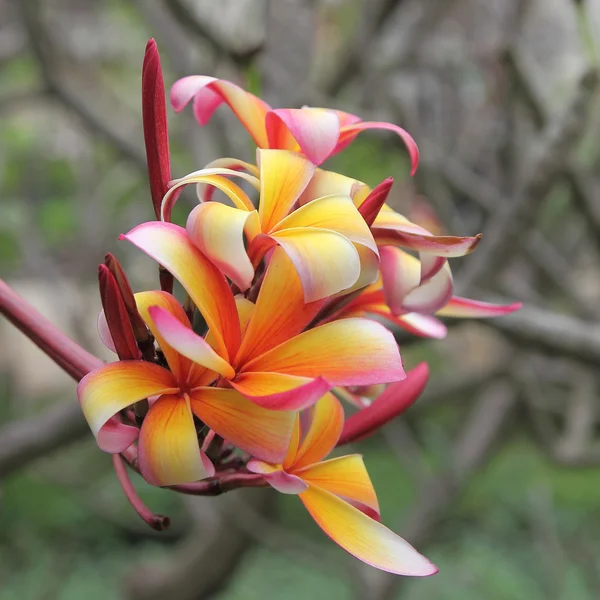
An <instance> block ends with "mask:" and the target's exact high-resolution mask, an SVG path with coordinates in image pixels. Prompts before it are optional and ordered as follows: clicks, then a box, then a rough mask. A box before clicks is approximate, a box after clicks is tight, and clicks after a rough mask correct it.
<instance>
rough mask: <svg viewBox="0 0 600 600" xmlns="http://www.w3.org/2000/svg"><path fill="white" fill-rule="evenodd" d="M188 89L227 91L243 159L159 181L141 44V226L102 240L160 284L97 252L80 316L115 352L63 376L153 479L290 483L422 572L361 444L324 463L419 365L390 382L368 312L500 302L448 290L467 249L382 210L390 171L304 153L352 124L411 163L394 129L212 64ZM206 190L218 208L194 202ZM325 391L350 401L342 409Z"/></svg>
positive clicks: (413, 393)
mask: <svg viewBox="0 0 600 600" xmlns="http://www.w3.org/2000/svg"><path fill="white" fill-rule="evenodd" d="M192 99H193V107H194V114H195V116H196V118H197V120H198V121H199V122H200V124H202V125H203V124H205V123H206V122H207V121H208V120H209V118H210V116H211V114H212V112H213V111H214V109H215V108H216V107H217V106H218V105H219V104H221V103H223V102H225V103H226V104H228V105H229V107H230V108H231V109H232V111H233V112H234V114H235V115H236V116H237V117H238V118H239V119H240V121H241V122H242V124H243V125H244V126H245V127H246V129H247V130H248V132H249V133H250V135H251V136H252V138H253V140H254V141H255V143H256V145H257V146H258V148H257V160H256V164H249V163H246V162H243V161H241V160H237V159H232V158H224V159H219V160H217V161H213V162H212V163H211V164H209V165H207V166H206V167H205V168H204V169H201V170H198V171H195V172H193V173H190V174H189V175H186V176H185V177H182V178H179V179H173V180H171V175H170V163H169V148H168V141H167V140H168V136H167V127H166V111H165V101H164V91H163V82H162V74H161V71H160V62H159V58H158V53H157V50H156V46H155V44H154V42H153V41H151V42H150V43H149V45H148V48H147V51H146V58H145V63H144V71H143V108H144V133H145V138H146V149H147V156H148V166H149V173H150V187H151V193H152V199H153V203H154V208H155V212H156V215H157V220H156V221H153V222H147V223H143V224H141V225H139V226H137V227H135V228H134V229H132V230H131V231H130V232H128V233H126V234H124V235H122V236H121V239H123V240H126V241H128V242H129V243H131V244H133V245H134V246H136V247H137V248H138V249H139V250H141V251H142V252H144V253H145V254H147V255H148V256H150V257H151V258H152V259H154V260H155V261H156V262H157V263H158V264H159V265H160V269H161V283H162V289H161V290H154V291H144V292H139V293H136V294H134V293H133V292H132V290H131V288H130V286H129V283H128V282H127V278H126V277H125V274H124V273H123V270H122V269H121V267H120V265H119V263H118V261H117V260H116V259H115V258H114V256H112V255H107V259H106V261H105V264H103V265H101V266H100V271H99V275H100V289H101V297H102V302H103V311H102V313H101V314H100V316H99V319H98V328H99V332H100V336H101V338H102V340H103V341H104V342H105V343H106V345H108V346H109V347H110V348H111V349H113V350H114V351H115V352H116V353H117V355H118V358H119V360H118V361H116V362H113V363H110V364H107V365H105V366H103V367H101V368H99V369H96V370H95V371H92V372H91V373H89V374H88V375H87V376H85V377H84V378H83V379H82V380H81V382H80V384H79V388H78V397H79V401H80V403H81V407H82V410H83V413H84V415H85V417H86V419H87V421H88V423H89V425H90V427H91V429H92V431H93V433H94V435H95V436H96V438H97V441H98V444H99V446H100V448H101V449H102V450H104V451H106V452H109V453H113V454H116V455H118V454H122V455H123V456H124V457H125V458H126V459H127V460H128V462H129V464H130V465H131V466H132V467H134V468H136V469H137V470H139V472H140V473H141V474H142V476H143V477H144V478H145V479H146V481H147V482H149V483H150V484H153V485H157V486H169V487H173V488H174V489H179V490H180V491H186V490H187V491H189V490H190V489H193V486H194V485H196V482H201V481H202V480H206V481H209V482H212V483H214V485H215V489H216V488H217V487H219V486H221V487H220V488H219V489H220V491H224V490H225V489H231V488H232V487H236V486H240V485H245V484H246V483H247V484H248V485H263V486H267V485H270V486H272V487H273V488H275V489H276V490H278V491H280V492H282V493H286V494H295V495H298V497H299V499H300V500H301V501H302V503H303V504H304V506H305V507H306V509H307V510H308V512H309V513H310V514H311V516H312V517H313V518H314V520H315V522H316V523H317V524H318V525H319V526H320V527H321V528H322V529H323V530H324V531H325V533H327V534H328V535H329V536H330V537H331V538H332V539H333V540H334V541H335V542H337V543H338V544H339V545H340V546H341V547H342V548H344V549H346V550H347V551H348V552H350V553H351V554H353V555H354V556H356V557H357V558H359V559H361V560H363V561H364V562H366V563H368V564H371V565H373V566H375V567H378V568H380V569H383V570H386V571H389V572H392V573H398V574H404V575H417V576H419V575H430V574H433V573H435V572H436V568H435V567H434V566H433V565H432V564H431V563H430V562H429V561H428V560H427V559H425V558H424V557H423V556H421V555H420V554H419V553H417V552H416V551H415V550H414V549H413V548H412V547H411V546H410V545H409V544H408V543H407V542H405V541H404V540H403V539H402V538H400V537H398V536H397V535H396V534H394V533H393V532H392V531H390V530H389V529H387V528H386V527H385V526H384V525H382V524H381V523H380V517H379V507H378V503H377V497H376V495H375V491H374V489H373V486H372V484H371V481H370V479H369V476H368V474H367V471H366V469H365V466H364V463H363V460H362V457H361V456H359V455H356V454H353V455H349V456H341V457H336V458H331V459H326V457H327V456H328V455H329V454H330V452H331V451H332V450H333V449H334V448H335V447H336V446H340V445H343V444H345V443H347V442H349V441H354V440H358V439H362V438H364V437H365V436H367V435H369V434H370V433H372V432H373V431H374V430H376V429H377V428H378V427H380V426H381V425H382V424H383V423H384V422H386V421H387V420H389V419H390V418H392V417H393V416H395V415H397V414H399V413H400V412H401V411H402V410H403V409H404V408H406V407H407V406H408V405H409V404H410V403H411V402H412V401H414V400H415V399H416V397H417V396H418V395H419V393H420V392H421V390H422V389H423V386H424V384H425V382H426V380H427V375H428V374H427V368H426V366H425V365H421V366H419V367H417V369H415V370H413V371H412V372H410V373H409V374H408V377H407V374H406V373H405V371H404V369H403V365H402V361H401V358H400V353H399V349H398V345H397V343H396V340H395V338H394V336H393V334H392V333H391V332H390V330H389V329H388V328H387V327H386V325H387V324H393V325H397V326H400V327H402V328H404V329H406V330H408V331H410V332H412V333H415V334H417V335H420V336H425V337H434V338H435V337H443V335H444V334H445V327H444V325H443V324H442V322H441V321H439V320H438V318H437V317H436V316H434V315H436V314H437V315H445V316H458V317H463V316H480V317H482V316H484V317H485V316H497V315H501V314H505V313H507V312H510V311H512V310H515V309H516V308H517V306H516V305H512V306H497V305H491V304H486V303H482V302H476V301H471V300H467V299H464V298H457V297H454V295H453V284H452V274H451V271H450V268H449V266H448V260H447V259H448V258H450V257H457V256H462V255H465V254H467V253H469V252H471V251H472V250H473V249H474V248H475V247H476V245H477V243H478V242H479V236H477V237H451V236H445V235H435V234H434V233H431V232H430V231H428V230H426V229H424V228H422V227H421V226H419V225H416V224H414V223H412V222H411V221H409V220H408V219H407V218H405V217H404V216H402V215H400V214H398V213H396V212H395V211H393V210H392V209H391V208H390V207H389V206H387V205H386V204H385V200H386V197H387V195H388V192H389V190H390V188H391V185H392V181H391V179H390V180H386V181H384V182H383V183H381V184H380V185H378V186H377V187H375V188H374V189H371V188H369V186H367V185H366V184H365V183H363V182H360V181H358V180H355V179H351V178H349V177H345V176H342V175H340V174H338V173H334V172H330V171H326V170H322V169H320V168H319V167H318V165H320V164H321V163H322V162H323V161H324V160H325V159H327V158H328V157H329V156H330V155H332V154H334V153H336V152H338V151H340V150H342V149H343V148H344V147H346V146H347V145H348V144H350V143H351V142H352V140H353V139H354V137H356V135H357V134H358V133H359V132H360V131H362V130H364V129H369V128H383V129H388V130H392V131H394V132H395V133H397V134H398V135H399V136H400V137H401V138H402V140H403V141H404V143H405V144H406V147H407V148H408V151H409V155H410V158H411V161H412V166H413V170H414V169H415V168H416V166H417V162H418V151H417V147H416V144H415V143H414V141H413V139H412V138H411V137H410V135H409V134H408V133H407V132H405V131H404V130H402V129H401V128H399V127H396V126H394V125H390V124H387V123H369V122H363V121H361V120H360V119H359V118H358V117H355V116H353V115H350V114H347V113H342V112H339V111H334V110H326V109H320V108H302V109H276V110H273V109H271V108H270V107H269V106H268V105H267V104H265V103H264V102H263V101H262V100H260V99H259V98H257V97H255V96H253V95H252V94H250V93H248V92H246V91H244V90H243V89H241V88H239V87H237V86H236V85H234V84H233V83H230V82H227V81H222V80H217V79H214V78H212V77H203V76H194V77H186V78H184V79H182V80H180V81H178V82H177V83H175V85H174V86H173V88H172V91H171V103H172V105H173V107H174V109H175V110H176V111H179V110H182V109H183V108H184V106H185V105H186V104H187V103H188V102H189V101H191V100H192ZM242 184H244V187H243V185H242ZM188 185H194V186H195V187H196V190H197V195H198V199H199V204H198V205H197V206H196V207H195V208H194V209H193V210H192V211H191V212H190V214H189V216H188V218H187V223H186V225H185V227H181V226H179V225H176V224H173V223H172V222H171V212H172V207H173V205H174V203H175V202H176V201H177V198H178V196H179V193H180V191H181V189H182V188H183V187H185V186H188ZM248 189H249V190H254V193H253V194H249V193H247V192H246V191H245V190H248ZM215 190H219V191H220V192H222V194H223V195H224V196H225V197H226V198H227V200H228V201H229V202H230V204H224V203H222V202H219V201H217V200H213V194H214V191H215ZM172 278H175V279H177V280H178V281H179V282H180V284H181V285H182V287H183V288H184V290H185V292H186V297H185V299H184V301H183V302H180V301H178V300H177V299H176V297H175V296H174V295H173V294H172V289H171V283H172ZM372 316H378V317H380V319H379V320H378V321H376V320H373V319H372V318H370V317H372ZM382 321H383V323H382ZM384 323H385V325H384ZM374 397H375V399H373V398H374ZM340 398H342V399H346V400H350V401H351V402H352V403H353V404H354V405H355V406H356V407H359V409H360V410H359V411H358V412H355V414H353V415H352V416H351V417H349V418H348V419H346V420H345V418H344V409H343V406H342V403H341V402H340ZM227 482H229V483H230V484H231V485H230V488H227V485H226V484H227ZM232 482H233V483H232ZM186 486H187V487H186Z"/></svg>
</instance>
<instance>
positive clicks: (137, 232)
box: [125, 223, 405, 410]
mask: <svg viewBox="0 0 600 600" xmlns="http://www.w3.org/2000/svg"><path fill="white" fill-rule="evenodd" d="M125 238H126V239H128V240H129V241H130V242H132V243H133V244H134V245H136V246H137V247H138V248H140V249H141V250H143V251H144V252H146V253H147V254H149V255H150V256H151V257H152V258H154V259H155V260H156V261H157V262H158V263H160V264H162V265H163V266H164V267H165V268H166V269H168V270H169V271H170V272H171V273H173V275H174V276H175V277H176V278H177V279H178V280H179V281H180V282H181V284H182V285H183V287H184V288H185V289H186V291H187V292H188V294H189V295H190V297H191V299H192V301H193V302H194V303H195V304H196V306H197V307H198V309H199V310H200V312H201V313H202V315H203V316H204V318H205V319H206V321H207V323H208V326H209V334H208V337H207V338H206V339H204V338H202V337H201V336H198V335H196V334H195V333H194V332H193V331H192V330H191V329H189V328H183V327H182V325H181V323H179V322H178V321H177V320H176V319H174V318H173V316H172V315H169V314H168V313H167V312H165V311H164V310H160V309H156V310H151V317H152V318H153V320H154V325H155V327H156V328H157V330H158V331H159V332H160V334H161V336H162V337H163V339H165V340H166V341H167V342H168V344H169V345H170V346H172V347H174V348H176V350H177V351H178V352H179V353H181V354H182V355H184V356H186V357H187V358H188V359H190V360H192V361H195V362H197V363H198V364H200V365H203V366H206V367H208V368H212V369H213V370H215V369H214V367H211V366H210V365H206V364H204V362H203V361H205V360H206V359H205V356H206V353H207V351H208V348H211V347H212V345H214V347H215V351H216V354H218V355H219V356H220V357H221V359H222V360H223V365H224V366H223V368H222V369H221V370H220V371H219V375H220V377H221V384H222V385H225V383H226V384H227V385H229V386H232V387H233V388H235V389H236V390H238V391H239V392H240V393H242V394H244V395H245V396H246V397H247V398H249V399H251V400H252V401H253V402H255V403H257V404H260V405H261V406H264V407H266V408H273V409H277V410H297V409H299V408H303V407H306V406H308V405H310V404H313V403H314V402H315V401H316V400H318V398H320V397H321V396H322V395H323V394H324V393H325V392H326V391H327V390H328V389H330V387H331V386H335V385H368V384H373V383H388V382H392V381H398V380H400V379H403V378H404V377H405V374H404V370H403V368H402V361H401V359H400V354H399V352H398V347H397V345H396V343H395V340H394V339H393V336H392V335H391V334H390V332H389V331H387V330H386V329H385V328H384V327H383V326H381V325H380V324H378V323H375V322H374V321H370V320H368V319H345V320H341V321H339V322H336V323H328V324H326V325H322V326H319V327H315V328H313V329H308V330H306V331H305V329H306V327H307V325H309V323H310V322H311V321H313V320H314V318H315V316H316V315H317V314H318V312H319V310H320V309H321V307H322V306H323V301H316V302H311V303H308V304H306V303H305V301H304V294H303V291H302V286H301V282H300V278H299V276H298V274H297V273H296V270H295V268H294V265H293V263H292V261H291V260H290V259H289V257H288V256H287V254H286V253H285V252H284V251H283V249H281V248H277V249H275V251H274V252H273V254H272V256H271V257H270V260H269V264H268V266H267V268H266V272H265V275H264V279H263V281H262V284H261V287H260V291H259V293H258V297H257V300H256V305H254V304H253V303H252V302H250V301H249V300H247V299H244V298H242V297H238V305H240V306H243V312H244V318H243V319H242V320H240V321H238V319H237V315H236V316H235V322H236V324H237V323H241V327H240V328H238V329H237V330H236V331H234V332H233V331H230V337H232V339H233V338H235V343H234V344H233V345H227V344H226V343H225V339H226V330H225V329H223V319H221V320H219V319H215V318H211V316H210V313H209V312H207V311H206V309H205V298H206V297H207V296H208V297H210V298H211V299H212V298H218V300H217V302H218V306H219V309H220V310H221V311H222V310H223V307H226V306H229V307H235V305H236V300H235V298H234V296H233V293H232V292H231V290H230V289H229V288H228V287H227V286H226V285H225V286H223V285H222V284H223V283H224V282H225V279H224V278H223V276H222V275H220V278H219V279H218V286H220V287H217V284H216V283H214V281H216V279H213V280H211V279H210V278H208V277H206V276H205V277H199V273H198V269H195V268H194V264H195V262H198V261H201V260H204V261H206V259H205V258H204V257H203V255H202V254H201V253H200V252H199V251H198V250H197V249H196V248H195V247H194V245H193V244H191V242H190V241H189V239H188V238H187V236H186V234H185V230H183V229H182V228H180V227H178V226H177V225H172V224H170V223H146V224H143V225H140V226H138V227H136V228H135V229H133V230H132V231H131V232H129V233H128V234H127V235H126V236H125ZM206 262H207V261H206ZM231 310H233V309H231ZM229 329H230V330H231V327H230V328H229ZM220 341H221V343H220ZM225 365H226V366H225Z"/></svg>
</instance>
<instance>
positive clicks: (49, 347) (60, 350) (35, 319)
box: [0, 279, 104, 381]
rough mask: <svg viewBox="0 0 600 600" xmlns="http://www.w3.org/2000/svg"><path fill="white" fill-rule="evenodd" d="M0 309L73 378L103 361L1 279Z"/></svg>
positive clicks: (84, 373) (95, 367)
mask: <svg viewBox="0 0 600 600" xmlns="http://www.w3.org/2000/svg"><path fill="white" fill-rule="evenodd" d="M0 313H2V314H3V315H4V316H5V317H6V318H7V319H8V320H9V321H10V322H11V323H12V324H13V325H14V326H15V327H17V328H18V329H19V330H21V331H22V332H23V333H24V334H25V335H26V336H27V337H28V338H29V339H30V340H31V341H32V342H33V343H34V344H35V345H36V346H38V348H40V349H41V350H42V352H44V353H45V354H47V355H48V356H49V357H50V358H51V359H52V360H53V361H54V362H55V363H56V364H57V365H58V366H59V367H60V368H61V369H63V370H64V371H66V372H67V373H68V374H69V375H70V376H71V377H72V378H73V379H75V380H76V381H79V380H80V379H81V378H82V377H84V375H87V374H88V373H89V372H90V371H93V370H94V369H97V368H98V367H101V366H102V365H103V364H104V363H103V362H102V361H101V360H100V359H99V358H97V357H96V356H94V355H93V354H90V353H89V352H88V351H87V350H84V349H83V348H82V347H81V346H80V345H79V344H77V343H76V342H74V341H73V340H72V339H71V338H69V337H68V336H67V335H65V334H64V333H63V332H62V331H60V329H58V328H57V327H55V326H54V325H53V324H52V323H51V322H50V321H49V320H48V319H46V317H44V316H42V315H41V314H40V313H39V312H38V311H37V310H36V309H35V308H33V307H32V306H31V305H30V304H28V303H27V302H26V301H25V300H24V299H23V298H21V296H19V294H17V293H16V292H15V291H14V290H13V289H12V288H11V287H10V286H9V285H8V284H7V283H6V282H5V281H3V280H2V279H0Z"/></svg>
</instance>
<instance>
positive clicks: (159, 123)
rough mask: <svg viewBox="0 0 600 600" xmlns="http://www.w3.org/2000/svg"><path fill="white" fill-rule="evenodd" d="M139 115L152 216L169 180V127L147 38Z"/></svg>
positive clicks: (157, 68) (162, 86)
mask: <svg viewBox="0 0 600 600" xmlns="http://www.w3.org/2000/svg"><path fill="white" fill-rule="evenodd" d="M142 119H143V123H144V141H145V143H146V160H147V163H148V178H149V180H150V194H151V196H152V205H153V206H154V213H155V214H156V218H157V219H160V205H161V202H162V198H163V196H164V195H165V193H166V191H167V188H168V183H169V181H170V180H171V159H170V156H169V131H168V126H167V108H166V101H165V83H164V80H163V74H162V69H161V66H160V55H159V53H158V48H157V47H156V42H155V41H154V40H153V39H150V40H148V44H147V45H146V53H145V54H144V65H143V67H142Z"/></svg>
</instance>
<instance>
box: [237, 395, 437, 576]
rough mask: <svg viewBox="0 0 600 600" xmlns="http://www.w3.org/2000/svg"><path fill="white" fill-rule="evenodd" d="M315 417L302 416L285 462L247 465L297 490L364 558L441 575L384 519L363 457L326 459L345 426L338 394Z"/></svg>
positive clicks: (321, 522)
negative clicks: (305, 425)
mask: <svg viewBox="0 0 600 600" xmlns="http://www.w3.org/2000/svg"><path fill="white" fill-rule="evenodd" d="M311 417H312V418H311V420H310V425H309V426H308V427H306V428H304V427H303V424H304V423H305V422H306V419H303V418H299V419H297V421H296V427H295V430H294V435H293V437H292V440H291V443H290V447H289V450H288V452H287V454H286V456H285V458H284V460H283V461H282V462H280V463H269V462H265V461H261V460H258V459H254V460H252V461H250V462H249V463H248V469H249V470H250V471H252V472H254V473H260V474H262V475H263V477H264V478H265V479H266V480H267V481H268V483H269V484H270V485H271V486H272V487H274V488H275V489H276V490H278V491H280V492H282V493H284V494H297V495H298V497H299V498H300V500H301V501H302V503H303V504H304V506H305V507H306V509H307V510H308V512H309V513H310V515H311V517H312V518H313V519H314V520H315V522H316V523H317V525H318V526H319V527H320V528H321V529H322V530H323V531H324V532H325V533H326V534H327V535H328V536H329V537H330V538H331V539H332V540H333V541H334V542H336V543H337V544H338V545H339V546H341V547H342V548H344V550H346V551H347V552H349V553H350V554H352V555H354V556H355V557H356V558H358V559H360V560H362V561H363V562H365V563H367V564H369V565H372V566H374V567H376V568H378V569H382V570H384V571H388V572H390V573H397V574H399V575H413V576H426V575H433V574H434V573H436V572H437V568H436V567H435V566H434V565H433V564H431V563H430V562H429V561H428V560H427V559H426V558H425V557H424V556H422V555H421V554H419V553H418V552H417V551H416V550H415V549H414V548H413V547H412V546H411V545H410V544H409V543H408V542H406V541H405V540H403V539H402V538H401V537H399V536H398V535H396V534H395V533H394V532H393V531H391V530H390V529H388V528H387V527H385V526H384V525H382V524H381V523H380V522H379V521H380V517H379V503H378V501H377V496H376V494H375V490H374V489H373V484H372V483H371V480H370V478H369V475H368V473H367V470H366V468H365V465H364V463H363V459H362V457H361V456H360V455H358V454H353V455H350V456H341V457H339V458H332V459H329V460H323V459H324V458H325V457H326V456H327V455H328V454H329V453H330V452H331V450H332V449H333V448H334V447H335V446H336V444H337V442H338V440H339V438H340V434H341V432H342V428H343V424H344V412H343V409H342V406H341V404H340V402H339V401H338V400H337V398H335V396H333V394H331V393H329V394H327V395H326V396H325V397H323V398H322V399H321V400H319V402H318V403H317V404H316V405H315V406H314V409H313V411H312V415H311Z"/></svg>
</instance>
